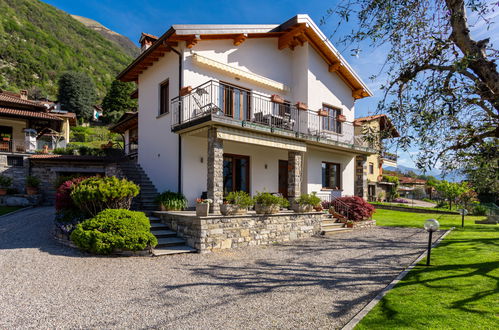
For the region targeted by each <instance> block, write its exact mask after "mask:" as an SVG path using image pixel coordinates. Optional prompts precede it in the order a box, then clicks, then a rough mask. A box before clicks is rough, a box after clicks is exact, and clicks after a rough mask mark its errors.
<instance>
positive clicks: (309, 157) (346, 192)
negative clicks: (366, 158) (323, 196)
mask: <svg viewBox="0 0 499 330" xmlns="http://www.w3.org/2000/svg"><path fill="white" fill-rule="evenodd" d="M305 159H306V161H305V163H306V164H305V177H306V178H307V185H306V190H305V192H306V193H311V192H313V191H316V192H319V191H321V189H322V162H331V163H339V164H340V169H341V186H342V189H343V192H342V195H343V196H352V195H354V192H355V189H354V175H355V156H354V155H349V154H347V153H345V154H343V153H336V152H329V151H321V150H316V149H310V148H309V149H308V150H307V153H306V155H305Z"/></svg>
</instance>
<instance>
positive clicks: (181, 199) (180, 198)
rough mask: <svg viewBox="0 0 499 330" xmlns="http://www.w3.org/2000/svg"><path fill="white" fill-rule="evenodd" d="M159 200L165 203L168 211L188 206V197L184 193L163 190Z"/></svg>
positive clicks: (162, 203) (164, 205) (179, 209)
mask: <svg viewBox="0 0 499 330" xmlns="http://www.w3.org/2000/svg"><path fill="white" fill-rule="evenodd" d="M157 201H158V202H159V203H160V204H161V205H163V207H164V208H165V210H166V211H182V210H183V209H185V208H186V207H187V199H186V198H185V196H184V195H183V194H181V193H176V192H173V191H169V190H167V191H165V192H162V193H161V194H160V195H159V196H158V198H157Z"/></svg>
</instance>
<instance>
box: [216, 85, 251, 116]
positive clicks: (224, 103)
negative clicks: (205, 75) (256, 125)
mask: <svg viewBox="0 0 499 330" xmlns="http://www.w3.org/2000/svg"><path fill="white" fill-rule="evenodd" d="M219 88H220V90H219V94H220V98H219V107H220V109H222V110H223V112H224V114H225V115H226V116H227V117H232V118H234V119H237V120H249V119H250V108H251V91H250V90H247V89H244V88H242V87H237V86H233V85H229V84H226V83H220V87H219Z"/></svg>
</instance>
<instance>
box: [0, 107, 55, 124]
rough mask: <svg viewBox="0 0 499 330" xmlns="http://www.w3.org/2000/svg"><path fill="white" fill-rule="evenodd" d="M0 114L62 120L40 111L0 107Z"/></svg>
mask: <svg viewBox="0 0 499 330" xmlns="http://www.w3.org/2000/svg"><path fill="white" fill-rule="evenodd" d="M1 114H4V115H14V116H21V117H29V118H40V119H49V120H56V121H62V119H60V118H57V117H56V116H55V115H52V114H50V113H46V112H42V111H30V110H19V109H11V108H4V107H0V115H1Z"/></svg>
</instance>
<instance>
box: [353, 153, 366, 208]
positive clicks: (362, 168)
mask: <svg viewBox="0 0 499 330" xmlns="http://www.w3.org/2000/svg"><path fill="white" fill-rule="evenodd" d="M366 161H367V157H366V156H357V157H355V195H356V196H359V197H362V198H363V199H365V200H367V194H368V193H367V162H366Z"/></svg>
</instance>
